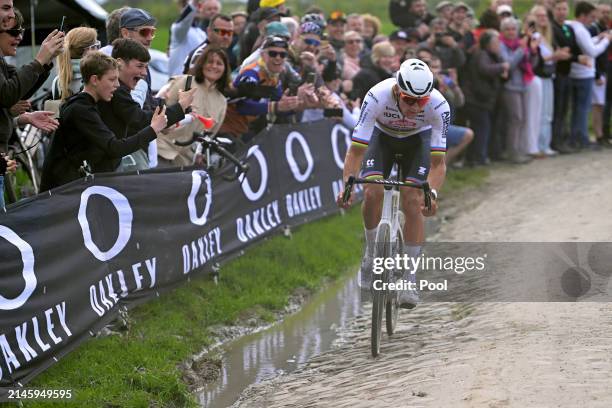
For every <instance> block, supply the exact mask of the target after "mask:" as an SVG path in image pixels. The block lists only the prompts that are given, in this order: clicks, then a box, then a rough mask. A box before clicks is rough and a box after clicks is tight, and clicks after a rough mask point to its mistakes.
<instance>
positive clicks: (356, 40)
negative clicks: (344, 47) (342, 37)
mask: <svg viewBox="0 0 612 408" xmlns="http://www.w3.org/2000/svg"><path fill="white" fill-rule="evenodd" d="M345 42H346V43H347V44H361V39H359V38H353V39H350V40H346V41H345Z"/></svg>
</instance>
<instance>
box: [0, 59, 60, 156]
mask: <svg viewBox="0 0 612 408" xmlns="http://www.w3.org/2000/svg"><path fill="white" fill-rule="evenodd" d="M51 68H52V65H47V66H42V65H40V63H39V62H38V61H36V60H34V61H32V62H30V63H29V64H26V65H23V66H22V67H20V68H19V69H16V68H15V67H13V66H11V65H8V64H7V63H6V61H5V60H4V57H2V56H0V152H5V151H6V150H7V143H8V140H9V138H10V136H11V134H12V133H13V117H12V116H11V114H10V113H9V109H10V108H11V106H13V105H15V104H16V103H17V102H19V101H20V100H23V99H27V98H29V97H30V96H32V94H33V93H34V92H36V90H37V89H38V88H39V87H40V86H41V85H42V83H43V82H44V81H45V80H46V79H47V77H48V76H49V71H50V70H51Z"/></svg>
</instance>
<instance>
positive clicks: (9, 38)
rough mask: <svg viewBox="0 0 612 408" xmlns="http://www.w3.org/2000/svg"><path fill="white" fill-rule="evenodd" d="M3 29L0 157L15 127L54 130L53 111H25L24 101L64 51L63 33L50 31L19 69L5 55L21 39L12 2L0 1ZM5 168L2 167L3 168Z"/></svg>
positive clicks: (0, 180)
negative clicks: (23, 126)
mask: <svg viewBox="0 0 612 408" xmlns="http://www.w3.org/2000/svg"><path fill="white" fill-rule="evenodd" d="M0 10H1V11H2V14H3V15H2V14H0V15H2V26H3V27H5V28H3V29H2V30H0V52H1V56H0V110H1V111H0V155H4V154H5V153H7V151H8V141H9V138H10V137H11V134H12V133H13V128H14V126H15V125H25V124H31V125H33V126H34V127H37V128H39V129H42V130H44V131H47V132H51V131H53V130H55V129H56V128H57V124H58V123H57V121H56V120H55V119H53V113H52V112H46V111H38V112H27V111H28V110H29V108H30V103H29V102H28V101H27V99H28V98H29V97H30V96H31V95H32V94H33V93H34V92H35V91H36V90H37V89H38V88H39V87H40V86H41V85H42V83H43V82H44V81H45V80H46V79H47V78H48V76H49V72H50V70H51V67H52V62H51V61H52V60H53V58H55V57H56V56H57V55H59V54H60V53H61V52H62V50H63V42H64V33H62V32H60V31H57V30H53V32H51V34H49V35H48V36H47V38H45V40H44V41H43V43H42V44H41V47H40V50H39V51H38V54H37V55H36V58H35V59H34V61H32V62H30V63H29V64H26V65H23V66H22V67H20V68H19V69H16V68H15V67H13V66H11V65H8V64H7V62H6V61H5V59H4V57H5V56H15V55H16V53H17V46H18V45H19V43H20V42H21V40H22V39H23V34H24V32H25V30H24V28H23V16H22V15H21V13H19V11H17V10H14V9H13V8H12V1H6V0H0ZM0 160H2V161H3V164H4V163H6V164H7V168H8V171H14V170H15V163H14V162H13V161H8V162H7V159H6V158H5V157H2V158H0ZM3 167H4V166H3ZM3 175H4V171H3V172H2V173H1V174H0V200H1V201H2V202H1V203H0V204H2V206H4V177H3Z"/></svg>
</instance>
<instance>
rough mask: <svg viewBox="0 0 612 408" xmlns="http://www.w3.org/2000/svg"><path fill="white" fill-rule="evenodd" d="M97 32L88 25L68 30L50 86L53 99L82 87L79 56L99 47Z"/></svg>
mask: <svg viewBox="0 0 612 408" xmlns="http://www.w3.org/2000/svg"><path fill="white" fill-rule="evenodd" d="M100 45H101V44H100V41H98V33H97V31H96V30H95V29H93V28H90V27H77V28H73V29H72V30H70V31H68V34H66V37H65V39H64V50H65V51H64V52H63V53H62V54H60V55H59V56H58V57H57V72H58V74H57V77H56V78H55V79H54V80H53V85H52V87H51V89H52V92H53V99H61V100H62V102H63V101H65V100H66V99H68V98H69V97H71V96H72V95H75V94H77V93H79V92H80V90H81V88H82V87H83V81H82V77H81V68H80V65H79V64H80V62H81V58H83V57H84V56H85V55H87V53H88V52H90V51H97V50H98V49H100Z"/></svg>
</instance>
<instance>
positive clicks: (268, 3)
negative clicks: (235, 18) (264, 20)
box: [259, 0, 285, 7]
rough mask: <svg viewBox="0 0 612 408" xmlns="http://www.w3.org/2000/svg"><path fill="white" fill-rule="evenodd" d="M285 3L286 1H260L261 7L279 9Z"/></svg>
mask: <svg viewBox="0 0 612 408" xmlns="http://www.w3.org/2000/svg"><path fill="white" fill-rule="evenodd" d="M284 2H285V0H260V1H259V7H278V6H280V5H281V4H283V3H284Z"/></svg>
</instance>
